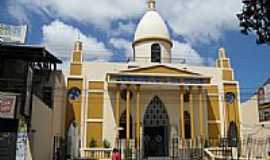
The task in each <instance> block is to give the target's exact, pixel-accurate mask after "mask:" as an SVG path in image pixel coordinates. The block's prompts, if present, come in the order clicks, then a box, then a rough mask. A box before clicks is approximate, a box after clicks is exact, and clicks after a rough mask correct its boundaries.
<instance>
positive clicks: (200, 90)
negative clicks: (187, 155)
mask: <svg viewBox="0 0 270 160" xmlns="http://www.w3.org/2000/svg"><path fill="white" fill-rule="evenodd" d="M198 100H199V121H200V122H199V124H200V136H201V137H202V138H203V137H204V107H203V106H204V105H203V104H204V98H203V88H202V87H199V99H198Z"/></svg>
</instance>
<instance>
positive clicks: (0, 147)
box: [0, 132, 17, 160]
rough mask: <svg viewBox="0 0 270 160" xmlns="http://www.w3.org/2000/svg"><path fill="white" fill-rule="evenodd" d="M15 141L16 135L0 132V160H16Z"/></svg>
mask: <svg viewBox="0 0 270 160" xmlns="http://www.w3.org/2000/svg"><path fill="white" fill-rule="evenodd" d="M16 139H17V134H16V133H11V132H0V159H1V160H15V159H16Z"/></svg>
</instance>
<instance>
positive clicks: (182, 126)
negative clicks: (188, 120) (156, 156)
mask: <svg viewBox="0 0 270 160" xmlns="http://www.w3.org/2000/svg"><path fill="white" fill-rule="evenodd" d="M179 134H180V135H179V137H180V138H181V139H185V122H184V86H180V87H179Z"/></svg>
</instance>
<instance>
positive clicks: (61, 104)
mask: <svg viewBox="0 0 270 160" xmlns="http://www.w3.org/2000/svg"><path fill="white" fill-rule="evenodd" d="M46 85H50V86H52V88H53V91H54V92H53V101H54V103H53V106H52V108H49V107H48V106H47V105H46V104H45V103H44V102H42V100H40V99H39V98H38V97H37V96H35V95H33V99H32V119H31V124H32V130H33V131H34V133H33V141H32V155H33V159H34V160H51V159H52V157H53V153H54V152H53V146H54V137H61V138H65V107H66V89H65V79H64V76H63V74H62V72H61V71H56V72H52V73H51V75H50V79H49V81H48V82H47V84H46Z"/></svg>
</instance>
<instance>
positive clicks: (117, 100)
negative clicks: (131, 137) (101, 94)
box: [115, 84, 120, 147]
mask: <svg viewBox="0 0 270 160" xmlns="http://www.w3.org/2000/svg"><path fill="white" fill-rule="evenodd" d="M115 121H116V144H117V147H119V144H118V140H119V127H120V125H119V124H120V123H119V121H120V84H117V86H116V94H115Z"/></svg>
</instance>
